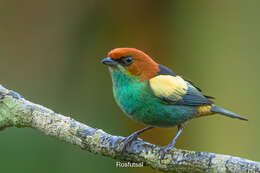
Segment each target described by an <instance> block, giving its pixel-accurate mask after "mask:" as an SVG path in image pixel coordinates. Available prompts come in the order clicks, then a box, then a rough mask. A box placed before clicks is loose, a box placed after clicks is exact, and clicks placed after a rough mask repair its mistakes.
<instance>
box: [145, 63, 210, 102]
mask: <svg viewBox="0 0 260 173" xmlns="http://www.w3.org/2000/svg"><path fill="white" fill-rule="evenodd" d="M159 67H160V69H161V71H160V72H159V73H158V74H157V76H155V77H153V78H152V79H150V81H149V82H150V86H151V89H152V91H153V93H154V94H155V95H156V96H157V97H159V98H161V99H162V100H163V101H166V102H167V103H168V104H176V105H188V106H200V105H209V104H212V103H213V102H212V101H211V100H209V99H208V98H207V97H205V96H204V95H203V94H202V93H201V92H200V90H198V89H197V88H196V87H194V86H193V85H192V84H191V83H189V82H188V81H186V80H184V79H183V78H182V77H180V76H178V75H176V74H175V73H174V72H172V71H171V70H169V69H168V68H166V67H164V66H162V65H159Z"/></svg>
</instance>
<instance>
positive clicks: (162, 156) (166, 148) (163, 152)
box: [160, 124, 183, 159]
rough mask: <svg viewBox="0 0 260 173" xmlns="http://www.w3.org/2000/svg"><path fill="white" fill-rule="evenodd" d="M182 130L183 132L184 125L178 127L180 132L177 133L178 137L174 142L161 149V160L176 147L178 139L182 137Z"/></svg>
mask: <svg viewBox="0 0 260 173" xmlns="http://www.w3.org/2000/svg"><path fill="white" fill-rule="evenodd" d="M182 130H183V125H182V124H180V125H178V132H177V134H176V136H175V137H174V138H173V140H172V142H171V143H170V144H168V145H166V146H163V147H161V149H160V151H161V153H162V155H161V159H162V158H164V156H165V154H166V152H167V151H169V150H171V149H172V148H173V147H174V145H175V143H176V141H177V139H178V137H179V136H180V134H181V132H182Z"/></svg>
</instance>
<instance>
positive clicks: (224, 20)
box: [0, 0, 260, 173]
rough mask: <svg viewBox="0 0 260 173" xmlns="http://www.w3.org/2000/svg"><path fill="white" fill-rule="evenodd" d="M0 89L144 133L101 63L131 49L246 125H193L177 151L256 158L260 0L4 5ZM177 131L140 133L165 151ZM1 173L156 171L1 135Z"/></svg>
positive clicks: (119, 129) (5, 1)
mask: <svg viewBox="0 0 260 173" xmlns="http://www.w3.org/2000/svg"><path fill="white" fill-rule="evenodd" d="M0 4H1V5H0V74H1V78H0V83H1V84H2V85H4V86H5V87H7V88H9V89H12V90H15V91H17V92H19V93H20V94H22V95H23V96H25V98H26V99H28V100H30V101H32V102H35V103H39V104H42V105H44V106H46V107H49V108H51V109H53V110H55V111H56V112H59V113H61V114H64V115H68V116H72V117H73V118H75V119H76V120H79V121H81V122H85V123H87V124H88V125H90V126H92V127H95V128H101V129H103V130H104V131H106V132H108V133H111V134H113V135H121V136H127V135H129V134H130V133H131V132H133V131H135V130H137V129H140V128H142V127H143V126H142V125H140V124H138V123H136V122H134V121H130V120H129V119H128V118H127V117H126V116H125V115H124V114H123V113H122V112H121V111H120V110H119V108H118V107H117V105H116V104H115V102H114V100H113V96H112V89H111V79H110V76H109V74H108V71H107V69H106V67H104V66H103V65H102V64H101V63H100V60H101V59H102V58H104V57H106V54H107V52H108V51H109V50H110V49H112V48H116V47H135V48H138V49H141V50H143V51H145V52H146V53H147V54H149V55H151V56H152V57H153V58H154V59H156V60H157V61H158V62H160V63H161V64H164V65H167V66H168V67H170V68H171V69H173V70H174V71H175V72H176V73H178V74H182V75H183V76H185V77H186V78H188V79H191V80H192V81H193V82H194V83H195V84H197V85H198V86H199V87H200V88H201V89H202V90H203V91H204V93H205V94H207V95H212V96H215V97H216V98H217V99H216V102H217V103H218V105H220V106H223V107H225V108H229V109H230V110H233V111H234V112H236V113H240V114H242V115H244V116H245V117H247V118H249V121H248V122H244V121H239V120H234V119H229V118H226V117H223V116H221V115H216V116H211V117H205V118H200V119H196V120H192V121H190V122H189V123H188V124H187V125H186V128H185V131H184V133H183V134H182V135H181V137H180V138H179V140H178V142H177V144H176V147H177V148H181V149H188V150H196V151H208V152H216V153H222V154H229V155H234V156H240V157H245V158H248V159H252V160H258V161H260V149H259V146H260V139H259V131H260V126H259V121H260V111H259V101H258V100H259V98H260V94H259V87H260V81H259V74H260V69H259V66H260V58H259V55H260V47H259V45H260V32H259V31H260V22H259V15H260V11H259V7H260V1H257V0H249V1H243V0H230V1H225V0H219V1H203V0H198V1H170V0H165V1H148V0H143V1H139V0H131V1H115V0H112V1H102V0H74V1H69V0H63V1H61V0H38V1H32V0H27V1H25V0H1V1H0ZM175 133H176V129H175V128H172V129H154V130H152V131H150V132H147V133H144V134H143V135H141V138H143V139H144V140H146V141H149V142H152V143H155V144H158V145H165V144H167V143H169V142H170V141H171V140H172V138H173V137H174V136H175ZM0 139H1V140H0V141H1V142H0V153H1V157H0V163H1V168H0V169H1V171H2V172H27V173H30V172H38V173H46V172H48V173H67V172H77V173H83V172H128V173H131V172H132V173H138V172H156V171H154V170H152V169H150V168H146V167H144V168H116V166H115V163H116V161H115V160H112V159H110V158H107V157H102V156H97V155H94V154H91V153H88V152H85V151H82V150H81V149H79V148H78V147H76V146H73V145H70V144H66V143H64V142H61V141H58V140H57V139H55V138H52V137H48V136H45V135H44V134H42V133H40V132H38V131H36V130H33V129H17V128H9V129H6V130H4V131H1V133H0Z"/></svg>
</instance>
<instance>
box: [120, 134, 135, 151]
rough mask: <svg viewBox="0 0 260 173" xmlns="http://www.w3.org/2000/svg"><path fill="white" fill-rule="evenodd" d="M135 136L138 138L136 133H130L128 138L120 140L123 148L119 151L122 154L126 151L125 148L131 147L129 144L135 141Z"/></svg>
mask: <svg viewBox="0 0 260 173" xmlns="http://www.w3.org/2000/svg"><path fill="white" fill-rule="evenodd" d="M137 136H138V133H137V132H134V133H132V134H131V135H130V136H128V137H126V138H124V139H123V140H122V143H123V148H122V150H121V152H122V153H123V152H125V151H126V148H127V146H129V145H131V143H132V142H133V141H134V140H136V139H137Z"/></svg>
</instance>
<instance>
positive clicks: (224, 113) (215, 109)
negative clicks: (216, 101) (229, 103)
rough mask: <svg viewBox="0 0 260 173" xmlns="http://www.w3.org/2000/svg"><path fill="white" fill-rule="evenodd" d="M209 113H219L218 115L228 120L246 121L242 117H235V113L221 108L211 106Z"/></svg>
mask: <svg viewBox="0 0 260 173" xmlns="http://www.w3.org/2000/svg"><path fill="white" fill-rule="evenodd" d="M210 111H211V112H214V113H219V114H222V115H225V116H228V117H230V118H237V119H240V120H245V121H248V119H246V118H244V117H242V116H240V115H237V114H235V113H233V112H231V111H228V110H226V109H223V108H221V107H218V106H215V105H212V106H211V108H210Z"/></svg>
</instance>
